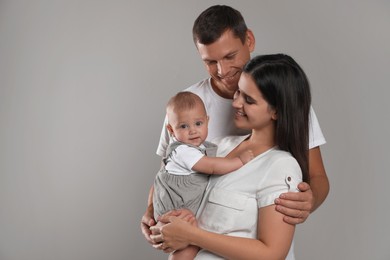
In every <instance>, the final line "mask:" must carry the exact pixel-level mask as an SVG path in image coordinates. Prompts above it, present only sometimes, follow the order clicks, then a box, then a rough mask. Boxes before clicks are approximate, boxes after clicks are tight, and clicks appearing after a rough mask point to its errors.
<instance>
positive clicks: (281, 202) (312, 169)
mask: <svg viewBox="0 0 390 260" xmlns="http://www.w3.org/2000/svg"><path fill="white" fill-rule="evenodd" d="M309 176H310V185H309V184H307V183H305V182H303V183H300V184H299V186H298V188H299V190H300V191H301V192H298V193H293V192H289V193H283V194H281V195H280V197H279V198H278V199H276V200H275V204H276V205H277V207H276V210H278V211H279V212H281V213H283V214H284V215H285V217H284V221H286V222H287V223H290V224H299V223H303V222H305V221H306V219H307V218H308V216H309V215H310V213H311V212H313V211H314V210H316V209H317V208H318V207H319V206H320V205H321V204H322V203H323V202H324V201H325V199H326V197H327V196H328V193H329V181H328V177H327V175H326V171H325V167H324V164H323V162H322V156H321V150H320V147H315V148H313V149H310V150H309Z"/></svg>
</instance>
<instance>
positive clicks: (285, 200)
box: [275, 182, 314, 225]
mask: <svg viewBox="0 0 390 260" xmlns="http://www.w3.org/2000/svg"><path fill="white" fill-rule="evenodd" d="M298 189H299V190H300V191H301V192H287V193H283V194H280V196H279V198H277V199H276V200H275V204H276V210H277V211H279V212H280V213H282V214H284V215H285V216H284V218H283V220H284V221H285V222H286V223H289V224H292V225H295V224H300V223H303V222H305V221H306V219H307V218H308V217H309V215H310V212H311V210H312V208H313V205H314V196H313V192H312V190H311V188H310V185H309V184H307V183H306V182H301V183H300V184H299V185H298Z"/></svg>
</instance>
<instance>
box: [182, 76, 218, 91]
mask: <svg viewBox="0 0 390 260" xmlns="http://www.w3.org/2000/svg"><path fill="white" fill-rule="evenodd" d="M210 89H211V85H210V79H209V78H207V79H203V80H201V81H199V82H197V83H195V84H193V85H191V86H190V87H188V88H186V89H185V90H184V91H190V92H192V93H195V94H199V93H202V92H204V91H209V90H210Z"/></svg>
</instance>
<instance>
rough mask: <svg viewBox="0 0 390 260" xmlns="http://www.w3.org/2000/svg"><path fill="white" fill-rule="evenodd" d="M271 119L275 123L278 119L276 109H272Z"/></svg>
mask: <svg viewBox="0 0 390 260" xmlns="http://www.w3.org/2000/svg"><path fill="white" fill-rule="evenodd" d="M271 118H272V120H275V121H276V120H277V119H278V113H276V110H275V109H272V111H271Z"/></svg>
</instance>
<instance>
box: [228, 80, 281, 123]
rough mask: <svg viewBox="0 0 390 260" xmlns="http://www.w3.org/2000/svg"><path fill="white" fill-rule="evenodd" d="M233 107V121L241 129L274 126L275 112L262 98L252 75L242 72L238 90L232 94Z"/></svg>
mask: <svg viewBox="0 0 390 260" xmlns="http://www.w3.org/2000/svg"><path fill="white" fill-rule="evenodd" d="M233 107H234V108H235V109H236V112H235V116H234V123H235V124H236V126H237V127H238V128H242V129H257V130H261V129H266V128H274V122H275V120H276V112H275V110H274V109H272V108H271V107H270V106H269V104H268V103H267V101H266V100H265V99H264V98H263V96H262V94H261V92H260V90H259V88H258V87H257V86H256V84H255V82H254V81H253V79H252V76H251V75H249V74H247V73H242V74H241V77H240V80H239V82H238V90H237V91H236V93H235V94H234V98H233Z"/></svg>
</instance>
